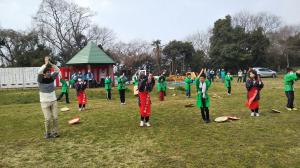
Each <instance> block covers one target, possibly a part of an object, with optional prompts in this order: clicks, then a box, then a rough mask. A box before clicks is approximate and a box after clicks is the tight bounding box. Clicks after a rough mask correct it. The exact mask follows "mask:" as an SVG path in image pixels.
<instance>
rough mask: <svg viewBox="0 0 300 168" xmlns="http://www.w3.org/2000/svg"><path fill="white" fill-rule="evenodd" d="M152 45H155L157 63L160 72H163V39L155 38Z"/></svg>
mask: <svg viewBox="0 0 300 168" xmlns="http://www.w3.org/2000/svg"><path fill="white" fill-rule="evenodd" d="M152 46H154V49H153V52H154V54H155V57H156V63H157V65H158V73H161V72H160V71H161V69H160V65H161V40H155V41H153V42H152Z"/></svg>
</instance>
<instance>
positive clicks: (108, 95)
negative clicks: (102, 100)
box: [106, 89, 111, 100]
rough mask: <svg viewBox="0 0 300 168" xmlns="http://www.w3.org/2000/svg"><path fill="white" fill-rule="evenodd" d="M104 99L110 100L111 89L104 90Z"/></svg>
mask: <svg viewBox="0 0 300 168" xmlns="http://www.w3.org/2000/svg"><path fill="white" fill-rule="evenodd" d="M106 99H107V100H111V89H108V90H106Z"/></svg>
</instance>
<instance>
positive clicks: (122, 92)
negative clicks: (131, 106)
mask: <svg viewBox="0 0 300 168" xmlns="http://www.w3.org/2000/svg"><path fill="white" fill-rule="evenodd" d="M119 94H120V101H121V103H125V89H122V90H119Z"/></svg>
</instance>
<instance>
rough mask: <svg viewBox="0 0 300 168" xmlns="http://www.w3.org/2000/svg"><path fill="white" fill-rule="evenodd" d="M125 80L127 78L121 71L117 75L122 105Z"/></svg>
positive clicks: (123, 102) (123, 103)
mask: <svg viewBox="0 0 300 168" xmlns="http://www.w3.org/2000/svg"><path fill="white" fill-rule="evenodd" d="M126 81H127V78H126V76H125V73H123V74H122V75H121V76H120V77H118V90H119V95H120V101H121V104H122V105H125V90H126V84H125V83H126Z"/></svg>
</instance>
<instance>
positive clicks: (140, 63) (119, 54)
mask: <svg viewBox="0 0 300 168" xmlns="http://www.w3.org/2000/svg"><path fill="white" fill-rule="evenodd" d="M151 48H152V47H151V45H150V44H149V43H148V42H145V41H141V40H135V41H131V42H129V43H124V42H118V43H116V44H114V45H113V47H112V48H110V49H109V54H110V55H111V56H112V58H113V59H114V60H115V61H116V62H117V67H118V69H119V70H127V71H129V72H131V73H135V72H136V71H137V70H138V69H145V68H149V67H147V66H149V64H150V63H151V64H152V62H153V61H154V59H153V57H152V56H151Z"/></svg>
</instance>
